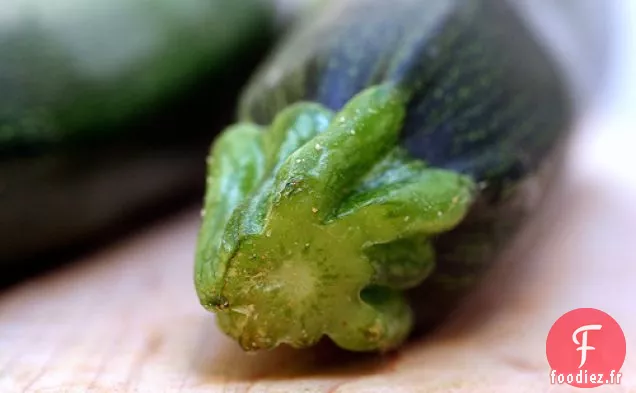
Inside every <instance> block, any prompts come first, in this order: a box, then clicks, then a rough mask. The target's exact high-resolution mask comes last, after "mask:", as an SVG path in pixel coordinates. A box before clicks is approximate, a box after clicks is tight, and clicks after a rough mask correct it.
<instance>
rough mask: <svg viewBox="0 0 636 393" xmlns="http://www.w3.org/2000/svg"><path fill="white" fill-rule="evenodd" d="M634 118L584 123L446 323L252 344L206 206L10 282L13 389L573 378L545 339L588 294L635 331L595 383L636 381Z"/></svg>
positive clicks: (446, 386) (383, 387)
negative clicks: (530, 218) (220, 300)
mask: <svg viewBox="0 0 636 393" xmlns="http://www.w3.org/2000/svg"><path fill="white" fill-rule="evenodd" d="M604 124H605V125H607V123H604ZM597 128H598V124H597ZM620 128H621V126H620V125H618V126H616V127H613V129H612V130H611V131H612V132H609V130H607V132H604V133H601V134H598V133H597V134H593V133H584V132H581V133H580V138H579V143H578V144H575V145H574V150H573V151H574V154H573V157H575V159H573V160H570V167H569V168H570V169H569V171H568V173H569V177H568V179H567V181H564V183H563V186H562V187H561V188H560V191H559V192H558V193H557V195H556V197H555V198H554V201H553V202H552V203H551V205H550V207H549V208H548V209H546V210H545V211H544V212H543V214H542V216H543V217H544V218H543V219H537V220H535V222H534V223H532V224H530V225H529V226H528V229H527V230H526V233H525V235H524V236H522V237H521V238H520V241H519V242H518V244H516V245H515V247H513V249H512V250H511V251H510V252H509V253H507V254H506V255H505V256H504V257H503V258H502V262H501V263H500V264H499V265H498V267H497V268H496V269H495V271H494V272H493V275H492V276H491V277H489V278H488V279H487V281H486V285H484V288H483V290H480V291H478V292H477V293H476V294H475V296H474V297H473V298H472V301H471V302H470V303H468V304H466V305H465V306H464V307H463V309H462V310H460V311H459V312H458V314H457V316H456V317H455V318H454V319H453V320H451V323H450V324H449V325H448V326H446V327H444V328H443V329H441V330H440V332H439V333H438V334H436V335H433V336H429V337H427V338H423V339H421V340H419V341H416V342H413V343H410V344H409V345H408V346H407V347H406V348H404V350H402V351H400V352H398V353H395V354H390V355H384V356H364V355H351V354H346V353H343V352H340V351H338V350H336V349H334V348H333V347H332V346H330V345H328V344H325V345H321V346H319V347H318V348H316V349H313V350H306V351H295V350H291V349H287V348H283V349H279V350H275V351H271V352H265V353H259V354H255V355H249V354H245V353H243V352H242V351H241V350H240V349H239V347H238V346H237V345H236V344H235V343H234V342H232V341H231V340H229V339H227V338H226V337H225V336H223V335H222V334H221V333H220V332H219V331H218V330H217V329H216V327H215V324H214V317H213V316H212V315H211V314H209V313H207V312H205V311H204V310H203V309H202V308H201V307H200V306H199V305H198V302H197V299H196V296H195V293H194V289H193V284H192V262H193V250H194V244H195V238H196V232H197V226H198V222H199V216H198V208H193V210H192V211H190V212H187V213H185V214H182V215H180V216H178V217H174V218H171V219H169V220H166V221H165V222H164V223H163V224H161V225H159V226H157V227H153V228H148V229H147V230H146V231H144V232H143V233H139V234H137V235H135V236H132V237H131V238H129V239H127V240H125V241H122V242H120V243H119V244H117V245H115V246H113V247H111V248H109V249H106V250H103V251H101V252H98V253H96V254H94V255H91V256H88V257H86V258H84V259H83V260H80V261H77V263H76V264H74V265H72V266H70V267H67V268H64V269H63V270H60V271H57V272H54V273H52V274H50V275H48V276H45V277H40V278H37V279H33V280H31V281H29V282H26V283H24V284H22V285H20V286H18V287H14V288H13V289H11V290H10V291H8V292H6V293H2V294H0V392H8V393H9V392H96V393H106V392H148V393H158V392H217V391H218V392H247V391H249V392H252V393H254V392H266V391H267V392H391V393H393V392H403V391H420V392H505V393H509V392H521V391H533V392H534V391H539V392H548V391H550V392H561V391H568V389H567V388H565V387H555V386H551V385H550V384H549V380H548V372H549V367H548V364H547V362H546V359H545V339H546V335H547V332H548V330H549V328H550V326H551V324H552V323H553V322H554V321H555V320H556V318H558V317H559V316H560V315H561V314H563V313H564V312H566V311H568V310H570V309H573V308H577V307H597V308H601V309H603V310H605V311H606V312H608V313H610V314H611V315H613V316H614V317H615V318H616V319H617V320H618V321H619V323H621V325H622V327H623V330H624V331H625V334H626V335H627V341H628V349H627V356H628V358H627V361H626V363H625V366H624V368H623V374H624V377H623V380H622V385H621V386H613V387H610V386H606V387H603V388H600V389H599V390H597V391H606V392H610V391H612V392H628V391H631V392H636V361H635V360H634V359H635V356H636V312H635V311H636V306H635V305H634V304H635V303H634V299H636V285H634V280H635V278H636V251H635V250H636V249H635V246H634V239H635V237H634V236H635V234H636V203H635V201H636V191H635V190H636V181H634V182H632V180H634V176H633V170H628V169H629V168H632V169H634V168H636V165H633V164H634V162H635V161H636V160H634V159H633V158H632V153H630V152H629V151H628V150H629V149H623V150H620V147H621V146H623V145H624V144H628V145H629V146H632V148H633V146H634V143H633V142H634V141H635V139H636V138H635V137H634V136H633V135H632V136H631V137H630V136H629V135H628V134H631V131H630V130H631V128H629V127H627V128H625V127H623V131H621V130H620ZM621 132H622V133H621ZM612 138H613V139H612ZM629 138H631V139H629ZM630 142H631V144H629V143H630ZM621 152H622V153H621ZM621 154H623V155H621ZM581 157H583V158H584V159H582V158H581ZM617 160H619V161H618V162H619V163H621V165H618V164H617ZM620 160H623V161H620ZM625 160H627V161H625ZM630 160H631V161H630ZM625 163H631V165H629V164H625ZM620 168H623V169H625V168H627V169H625V170H623V171H622V172H621V170H620ZM630 176H631V177H630ZM546 217H547V219H546ZM524 239H525V240H524ZM572 391H575V390H572Z"/></svg>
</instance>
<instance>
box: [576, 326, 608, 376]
mask: <svg viewBox="0 0 636 393" xmlns="http://www.w3.org/2000/svg"><path fill="white" fill-rule="evenodd" d="M602 327H603V326H602V325H585V326H581V327H580V328H578V329H576V330H575V331H574V333H573V334H572V341H574V344H576V345H580V347H578V348H577V349H576V350H577V351H581V364H580V365H579V368H581V367H583V365H584V364H585V361H586V360H587V351H593V350H595V349H596V348H594V347H590V346H588V345H587V332H588V331H589V330H601V328H602ZM581 332H583V334H582V335H581V337H582V339H581V342H579V340H578V339H577V338H576V336H577V335H578V334H579V333H581Z"/></svg>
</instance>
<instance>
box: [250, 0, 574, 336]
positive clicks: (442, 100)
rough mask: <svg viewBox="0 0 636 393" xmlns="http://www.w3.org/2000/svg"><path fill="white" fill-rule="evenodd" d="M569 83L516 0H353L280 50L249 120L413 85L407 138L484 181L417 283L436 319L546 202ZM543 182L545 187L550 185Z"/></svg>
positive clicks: (254, 94) (262, 75)
mask: <svg viewBox="0 0 636 393" xmlns="http://www.w3.org/2000/svg"><path fill="white" fill-rule="evenodd" d="M563 80H564V78H562V74H561V70H560V69H559V66H558V65H557V63H556V61H555V60H554V59H553V58H552V57H551V55H550V54H549V52H548V51H547V50H545V49H544V48H543V47H542V44H541V42H540V41H539V40H537V39H535V38H534V35H533V33H532V31H531V30H530V29H529V28H527V27H526V25H525V24H524V22H523V20H522V18H521V17H520V15H519V14H518V13H517V9H516V8H514V7H513V6H512V5H511V2H508V1H506V0H448V1H433V0H431V1H426V0H424V1H422V0H398V1H384V0H360V1H355V0H354V1H344V2H340V3H339V4H332V6H331V8H330V9H328V10H326V11H325V12H324V14H323V15H322V16H321V17H320V18H319V19H318V20H316V21H315V22H314V23H309V24H308V25H305V26H302V27H301V28H299V29H298V31H296V32H294V33H293V34H292V36H291V37H290V38H289V39H288V40H287V42H285V43H284V44H282V45H281V46H280V48H279V50H278V51H277V52H276V53H275V54H274V55H273V56H272V57H271V58H270V59H269V61H268V62H267V63H266V64H265V65H264V66H263V67H262V69H261V70H260V72H259V73H258V74H257V75H256V77H255V78H254V79H253V80H252V83H251V84H250V85H249V87H248V89H247V90H246V93H245V95H244V96H243V100H242V102H241V110H240V120H242V121H251V122H255V123H258V124H264V125H267V124H270V123H271V121H272V119H273V118H274V116H275V115H276V114H277V113H278V112H279V111H280V110H281V109H283V108H284V107H285V106H287V105H288V104H290V103H293V102H297V101H315V102H318V103H321V104H323V105H325V106H326V107H328V108H330V109H332V110H339V109H340V108H341V107H342V105H343V104H344V103H346V102H347V101H348V100H349V99H351V97H353V96H354V95H355V94H357V93H358V92H360V91H361V90H362V89H364V88H365V87H368V86H372V85H377V84H380V83H383V82H395V83H396V84H398V85H401V86H402V87H403V88H404V89H405V90H406V91H408V92H410V94H411V98H410V101H409V106H408V111H407V114H406V120H405V125H404V127H403V130H402V138H401V140H402V146H403V147H404V148H406V149H407V150H408V151H409V152H410V153H411V155H412V156H414V157H416V158H419V159H422V160H424V161H425V162H427V163H428V164H430V165H431V166H433V167H439V168H445V169H450V170H454V171H457V172H460V173H463V174H466V175H469V176H470V177H472V178H473V179H474V180H475V181H476V182H477V183H478V184H480V186H481V192H480V195H479V197H478V199H477V201H476V203H475V204H474V206H473V208H472V210H471V212H470V213H469V215H468V217H467V218H466V219H465V220H464V222H462V224H460V225H459V226H458V227H457V228H456V229H454V230H452V231H450V232H448V233H445V234H443V235H441V236H439V237H438V238H437V239H436V241H435V249H436V254H437V267H436V270H435V272H434V273H433V274H432V275H431V276H430V277H429V278H427V279H426V280H425V281H424V283H423V284H422V285H421V286H420V287H418V288H417V289H415V290H413V291H412V296H411V299H412V302H413V303H414V304H415V305H416V307H415V308H416V310H417V311H418V315H417V316H418V317H419V321H418V322H419V324H420V326H421V327H424V326H426V327H428V326H430V325H434V324H436V323H437V322H439V321H440V320H441V318H442V316H443V315H445V314H446V313H448V312H449V311H451V310H452V309H453V307H452V305H454V304H455V302H456V301H457V300H458V299H460V298H462V297H463V296H464V295H465V294H466V293H468V292H469V290H470V289H471V288H473V286H474V285H475V284H476V283H477V282H478V281H479V280H478V278H479V277H481V276H482V275H483V273H484V271H485V269H486V268H487V267H488V266H490V265H491V264H492V262H493V261H494V259H495V258H496V256H497V255H498V253H499V252H500V251H501V250H502V247H504V246H505V245H506V244H508V242H509V240H510V238H511V237H512V236H513V235H514V234H516V233H517V232H518V229H519V228H520V227H521V225H522V224H523V222H524V221H525V218H526V216H527V215H528V214H529V213H530V212H531V211H532V209H534V207H536V206H537V205H536V201H534V200H533V201H532V203H530V204H528V203H527V202H528V200H529V199H528V198H529V195H528V192H527V190H528V187H531V186H532V184H533V182H536V181H537V180H536V179H537V178H540V176H539V173H540V171H541V170H542V169H543V168H545V167H546V165H548V164H549V163H550V162H551V161H550V159H551V158H552V157H554V155H555V154H557V151H558V147H559V146H560V145H561V143H562V142H563V140H564V139H565V138H566V137H567V131H568V128H569V122H570V121H571V118H572V115H573V109H572V105H571V97H570V93H569V92H570V90H569V87H568V86H567V85H566V83H564V82H563ZM537 184H538V187H539V191H543V189H542V188H544V187H545V184H547V183H545V182H539V183H537ZM535 191H536V190H535Z"/></svg>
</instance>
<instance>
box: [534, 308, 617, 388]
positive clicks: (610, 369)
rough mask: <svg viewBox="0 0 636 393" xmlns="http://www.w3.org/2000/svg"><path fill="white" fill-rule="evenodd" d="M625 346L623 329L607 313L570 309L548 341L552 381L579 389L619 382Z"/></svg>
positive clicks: (589, 309)
mask: <svg viewBox="0 0 636 393" xmlns="http://www.w3.org/2000/svg"><path fill="white" fill-rule="evenodd" d="M626 346H627V345H626V342H625V334H624V333H623V329H621V327H620V326H619V324H618V322H616V320H614V318H612V317H611V316H609V315H608V314H607V313H605V312H603V311H601V310H597V309H595V308H578V309H576V310H572V311H570V312H567V313H565V314H563V315H562V316H561V318H559V319H558V320H557V321H556V322H555V323H554V325H552V328H551V329H550V332H549V333H548V339H547V341H546V346H545V350H546V355H547V357H548V363H549V364H550V367H551V368H552V370H551V371H550V382H551V383H552V384H568V385H571V386H574V387H579V388H594V387H598V386H602V385H617V384H620V382H621V377H622V374H621V373H620V370H621V367H623V363H624V362H625V351H626Z"/></svg>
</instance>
